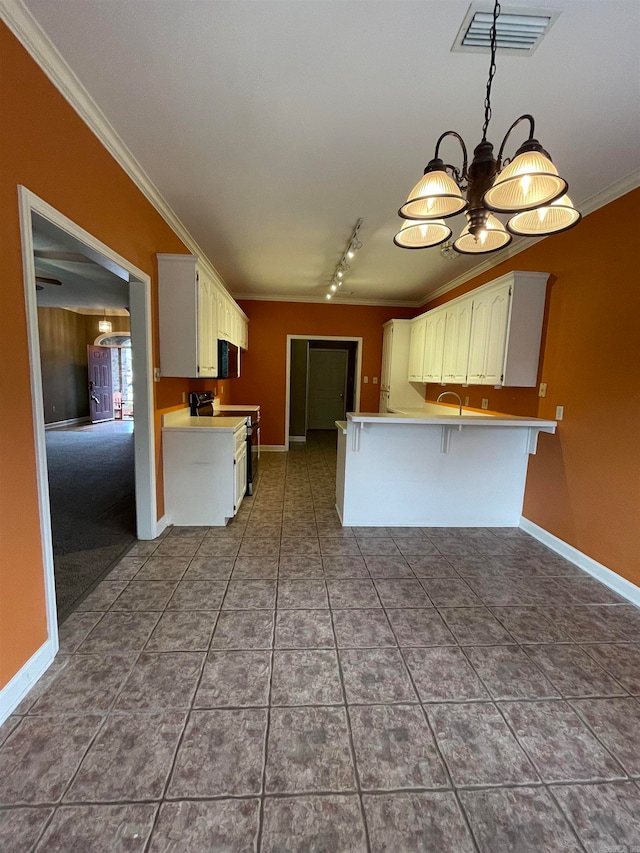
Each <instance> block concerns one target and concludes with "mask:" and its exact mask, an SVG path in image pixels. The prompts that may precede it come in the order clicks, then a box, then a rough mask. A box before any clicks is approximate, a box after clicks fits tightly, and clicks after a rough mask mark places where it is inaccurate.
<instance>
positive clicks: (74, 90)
mask: <svg viewBox="0 0 640 853" xmlns="http://www.w3.org/2000/svg"><path fill="white" fill-rule="evenodd" d="M0 17H1V18H2V20H3V21H4V22H5V24H6V25H7V27H8V28H9V29H10V30H11V32H12V33H13V34H14V36H15V37H16V38H17V39H18V41H19V42H20V43H21V44H22V46H23V47H24V48H25V50H26V51H27V52H28V53H29V55H30V56H31V58H32V59H33V60H34V61H35V62H36V63H37V64H38V65H39V66H40V68H41V69H42V71H43V72H44V73H45V74H46V75H47V77H48V78H49V80H50V81H51V82H52V83H53V85H54V86H55V87H56V89H57V90H58V91H59V92H60V94H61V95H62V96H63V98H64V99H65V100H66V101H67V102H68V103H69V104H70V106H71V107H72V108H73V109H74V110H75V111H76V113H77V114H78V115H79V116H80V118H81V119H82V121H83V122H84V123H85V124H86V125H87V126H88V127H89V129H90V130H91V131H93V133H94V134H95V135H96V137H97V138H98V140H99V141H100V142H101V143H102V145H103V146H104V147H105V148H106V149H107V151H108V152H109V153H110V154H111V156H112V157H113V158H114V159H115V161H116V162H117V163H118V165H120V166H121V167H122V168H123V169H124V171H125V172H126V173H127V175H128V176H129V177H130V178H131V180H132V181H133V182H134V184H135V185H136V186H137V187H138V189H139V190H140V192H141V193H142V194H143V195H144V196H145V198H146V199H147V200H148V201H149V202H150V203H151V204H152V205H153V207H154V208H155V209H156V210H157V211H158V213H159V214H160V216H161V217H162V218H163V219H164V221H165V222H166V223H167V225H168V226H169V227H170V228H171V229H172V230H173V231H175V233H176V235H177V236H178V237H179V238H180V239H181V240H182V242H183V243H184V244H185V246H186V247H187V248H188V249H189V251H190V252H191V253H192V254H194V255H197V256H198V260H199V261H200V262H201V263H202V264H203V266H204V267H205V269H206V270H207V272H208V273H209V275H210V276H211V277H212V278H213V279H214V280H215V283H216V284H217V285H218V287H220V288H221V289H222V290H225V291H226V292H227V293H228V294H229V296H231V293H230V291H229V289H228V287H227V286H226V284H225V282H224V279H223V278H222V276H221V275H220V273H219V272H218V271H217V270H216V268H215V267H214V266H213V264H212V263H211V261H210V260H209V259H208V258H207V256H206V255H205V253H204V251H203V250H202V248H201V247H200V246H199V245H198V243H197V242H196V240H195V239H194V237H193V236H192V235H191V233H190V232H189V230H188V229H187V227H186V226H185V225H184V223H183V222H182V221H181V220H180V219H179V218H178V216H177V214H176V213H175V211H174V210H173V208H172V207H171V206H170V205H169V203H168V202H167V200H166V199H165V198H164V196H163V195H162V193H161V192H160V190H159V189H158V188H157V187H156V185H155V184H154V183H153V181H152V180H151V178H150V177H149V175H148V174H147V173H146V172H145V170H144V169H143V168H142V166H141V164H140V163H139V162H138V160H137V159H136V158H135V157H134V155H133V154H132V153H131V151H130V150H129V149H128V148H127V146H126V145H125V143H124V141H123V140H122V138H121V137H120V135H119V134H118V133H117V131H116V130H115V128H114V127H113V125H112V124H111V123H110V121H109V120H108V118H107V117H106V116H105V114H104V113H103V112H102V110H101V109H100V107H99V106H98V105H97V104H96V102H95V101H94V100H93V98H92V97H91V95H90V94H89V92H88V91H87V89H86V88H85V87H84V85H83V84H82V82H81V81H80V79H79V78H78V77H77V75H76V74H75V72H74V71H73V69H72V68H71V66H70V65H69V63H68V62H67V61H66V59H65V58H64V57H63V56H62V54H61V53H60V51H59V50H58V48H57V47H56V46H55V45H54V43H53V42H52V41H51V39H50V38H49V36H48V35H47V33H46V32H45V31H44V30H43V29H42V27H41V26H40V24H39V23H38V21H37V20H36V19H35V18H34V16H33V15H32V14H31V12H30V11H29V9H27V7H26V6H25V5H24V3H22V1H21V0H0ZM231 298H233V297H232V296H231Z"/></svg>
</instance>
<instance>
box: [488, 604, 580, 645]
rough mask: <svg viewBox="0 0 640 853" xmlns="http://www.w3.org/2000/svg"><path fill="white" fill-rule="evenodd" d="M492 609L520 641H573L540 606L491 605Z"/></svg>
mask: <svg viewBox="0 0 640 853" xmlns="http://www.w3.org/2000/svg"><path fill="white" fill-rule="evenodd" d="M490 610H491V612H492V613H493V615H494V616H496V617H497V618H498V620H499V621H500V622H501V623H502V625H504V627H505V628H506V629H507V631H509V633H510V634H512V635H513V637H514V639H515V640H517V641H518V642H519V643H568V642H572V640H571V637H570V636H569V635H568V634H566V633H565V632H564V631H563V630H562V629H561V628H560V627H559V626H558V625H557V623H556V622H553V621H551V620H550V619H548V618H547V616H546V615H545V612H544V610H543V609H542V608H540V607H491V608H490Z"/></svg>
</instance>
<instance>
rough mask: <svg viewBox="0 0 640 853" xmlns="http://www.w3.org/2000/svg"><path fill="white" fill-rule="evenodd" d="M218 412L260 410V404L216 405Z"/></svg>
mask: <svg viewBox="0 0 640 853" xmlns="http://www.w3.org/2000/svg"><path fill="white" fill-rule="evenodd" d="M215 410H216V412H259V411H260V406H238V405H236V404H235V403H230V404H229V405H228V406H222V405H221V406H216V408H215Z"/></svg>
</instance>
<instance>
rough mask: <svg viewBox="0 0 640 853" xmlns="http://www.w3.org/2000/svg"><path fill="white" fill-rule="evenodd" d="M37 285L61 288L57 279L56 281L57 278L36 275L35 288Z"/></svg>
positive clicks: (60, 283)
mask: <svg viewBox="0 0 640 853" xmlns="http://www.w3.org/2000/svg"><path fill="white" fill-rule="evenodd" d="M38 283H40V284H55V285H57V286H58V287H62V282H61V281H60V280H59V279H57V278H46V277H45V276H43V275H37V276H36V286H37V285H38ZM40 289H42V288H40Z"/></svg>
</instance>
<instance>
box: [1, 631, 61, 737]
mask: <svg viewBox="0 0 640 853" xmlns="http://www.w3.org/2000/svg"><path fill="white" fill-rule="evenodd" d="M57 651H58V637H57V635H56V636H55V637H51V636H49V639H48V640H46V641H45V642H44V643H43V644H42V645H41V646H40V648H39V649H38V651H37V652H35V653H34V654H33V655H31V657H30V658H29V660H28V661H27V662H26V663H25V664H24V666H22V667H21V668H20V669H19V670H18V672H16V674H15V675H14V676H13V678H12V679H11V681H9V683H8V684H5V686H4V687H3V688H2V690H0V726H1V725H2V724H3V723H4V721H5V720H6V719H7V717H9V716H10V715H11V714H12V713H13V711H14V710H15V709H16V708H17V707H18V705H19V704H20V702H22V700H23V699H24V697H25V696H26V695H27V693H28V692H29V691H30V690H31V688H32V687H33V685H34V684H35V683H36V681H37V680H38V679H39V678H40V677H41V676H42V675H44V673H45V672H46V671H47V670H48V669H49V667H50V666H51V664H52V663H53V659H54V658H55V656H56V652H57Z"/></svg>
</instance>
